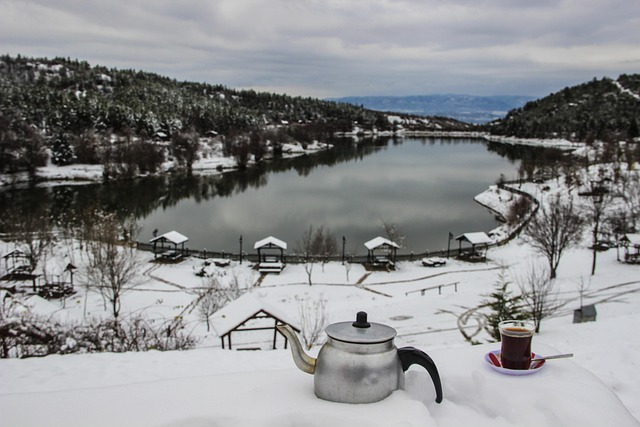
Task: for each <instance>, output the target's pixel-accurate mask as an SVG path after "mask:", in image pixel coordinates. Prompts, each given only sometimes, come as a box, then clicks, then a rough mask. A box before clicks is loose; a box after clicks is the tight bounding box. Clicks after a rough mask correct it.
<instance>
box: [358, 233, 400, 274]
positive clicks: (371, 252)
mask: <svg viewBox="0 0 640 427" xmlns="http://www.w3.org/2000/svg"><path fill="white" fill-rule="evenodd" d="M364 246H365V248H367V264H368V265H370V266H372V267H374V268H386V269H390V270H393V269H395V268H396V255H397V253H398V249H400V245H398V244H397V243H396V242H393V241H391V240H389V239H385V238H384V237H380V236H378V237H376V238H375V239H371V240H369V241H368V242H366V243H365V244H364Z"/></svg>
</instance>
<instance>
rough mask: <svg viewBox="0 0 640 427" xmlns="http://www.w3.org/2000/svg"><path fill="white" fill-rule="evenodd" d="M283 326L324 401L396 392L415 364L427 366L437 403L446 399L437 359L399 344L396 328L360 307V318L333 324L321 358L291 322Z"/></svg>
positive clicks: (360, 400) (359, 400)
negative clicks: (306, 349) (309, 352)
mask: <svg viewBox="0 0 640 427" xmlns="http://www.w3.org/2000/svg"><path fill="white" fill-rule="evenodd" d="M278 330H279V331H280V332H282V333H283V334H284V335H285V336H286V337H287V338H288V340H289V341H291V352H292V354H293V360H294V362H295V364H296V366H297V367H298V368H300V370H302V371H304V372H306V373H309V374H312V375H313V384H314V392H315V394H316V396H318V397H319V398H321V399H324V400H330V401H333V402H343V403H372V402H377V401H379V400H382V399H384V398H385V397H387V396H389V395H390V394H391V393H392V392H393V391H394V390H397V389H402V388H404V371H406V370H407V369H409V366H411V365H413V364H419V365H421V366H423V367H424V368H425V369H426V370H427V372H429V375H430V376H431V380H432V381H433V384H434V386H435V389H436V402H437V403H440V402H442V383H441V381H440V375H439V374H438V369H437V368H436V365H435V363H434V362H433V360H432V359H431V358H430V357H429V356H428V355H427V354H426V353H424V352H423V351H420V350H418V349H416V348H414V347H403V348H400V349H398V348H396V346H395V345H394V344H393V339H394V338H395V336H396V330H395V329H393V328H392V327H390V326H386V325H382V324H379V323H369V322H368V321H367V313H365V312H363V311H360V312H358V314H357V315H356V321H355V322H340V323H334V324H331V325H329V326H328V327H327V328H326V330H325V332H326V333H327V335H328V338H327V342H326V343H324V345H323V346H322V348H321V349H320V352H319V353H318V357H317V359H316V358H313V357H311V356H309V355H307V354H306V353H305V352H304V350H303V349H302V345H301V344H300V340H299V339H298V336H297V335H296V334H295V332H294V330H293V329H292V328H291V326H289V325H278Z"/></svg>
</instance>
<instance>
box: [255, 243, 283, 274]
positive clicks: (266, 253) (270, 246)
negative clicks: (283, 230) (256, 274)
mask: <svg viewBox="0 0 640 427" xmlns="http://www.w3.org/2000/svg"><path fill="white" fill-rule="evenodd" d="M253 249H256V250H257V251H258V270H259V271H260V273H280V272H281V271H282V269H283V268H284V251H286V250H287V243H286V242H283V241H282V240H280V239H276V238H275V237H273V236H269V237H267V238H265V239H262V240H259V241H257V242H256V243H255V244H254V245H253Z"/></svg>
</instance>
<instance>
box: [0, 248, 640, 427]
mask: <svg viewBox="0 0 640 427" xmlns="http://www.w3.org/2000/svg"><path fill="white" fill-rule="evenodd" d="M5 247H6V246H5ZM143 256H146V257H147V258H148V254H143ZM489 258H490V260H489V262H488V263H486V264H465V263H462V262H459V261H455V260H452V259H450V260H448V262H447V264H446V266H444V267H437V268H427V267H423V266H422V265H421V264H420V263H419V262H412V263H409V262H406V263H401V264H400V265H399V268H398V270H397V271H394V272H389V273H388V272H374V273H372V274H369V275H367V273H368V272H366V271H365V270H364V269H363V268H362V266H360V265H354V266H351V268H350V270H349V272H348V273H349V280H347V279H346V274H347V270H346V268H345V267H344V266H343V265H341V264H340V263H330V264H327V265H325V266H324V271H323V270H322V267H321V266H320V265H316V266H315V267H314V271H313V275H312V278H313V283H314V284H313V285H312V286H309V285H308V284H306V282H307V276H306V272H305V271H304V267H303V266H302V265H288V266H287V267H286V268H285V269H284V271H283V272H282V274H280V275H269V276H267V277H266V278H265V279H264V280H263V281H262V283H261V284H260V286H257V287H252V289H251V292H252V294H254V295H255V296H256V297H258V298H259V299H261V300H263V301H264V302H265V303H267V304H269V305H270V306H274V307H277V308H278V309H279V310H280V311H282V312H285V313H288V315H290V316H294V317H296V316H297V313H298V306H299V303H298V300H299V299H306V300H313V299H317V298H324V299H326V301H327V309H328V313H329V317H330V319H328V320H329V321H330V322H335V321H344V320H350V319H351V318H353V316H354V313H355V311H358V310H365V311H367V312H368V313H369V316H370V320H371V321H376V322H379V323H384V324H387V325H390V326H392V327H394V328H395V329H396V330H397V331H398V336H397V338H396V345H397V346H398V347H400V346H405V345H411V346H415V347H418V348H420V349H423V350H424V351H427V352H428V353H429V354H431V355H432V357H433V358H434V360H435V361H436V364H439V365H441V368H440V370H441V375H442V380H443V384H444V395H445V400H444V402H443V404H442V405H440V406H437V405H436V404H435V403H434V402H433V401H432V400H433V392H432V391H431V390H430V389H429V388H428V387H427V390H428V391H424V389H423V388H422V386H421V385H423V384H424V383H426V384H430V381H429V378H428V376H425V375H420V374H421V373H418V372H413V371H410V372H409V374H411V375H409V374H407V376H408V380H407V381H408V383H407V391H404V392H396V393H394V394H393V395H392V396H391V397H390V398H388V399H385V400H384V401H383V402H379V403H375V404H370V405H365V407H366V409H364V408H350V407H349V406H352V405H340V404H329V403H327V402H323V401H318V400H317V399H315V398H314V397H313V394H312V380H311V377H310V376H307V375H306V374H304V373H302V372H299V371H298V370H297V368H295V366H294V365H293V361H292V360H291V355H290V353H289V351H288V350H283V349H282V346H281V345H280V349H279V350H270V351H258V352H247V351H235V350H232V351H229V350H223V349H221V348H220V343H219V339H218V338H217V337H216V336H215V333H209V334H207V333H206V329H205V328H204V324H203V323H202V322H199V321H198V320H197V319H196V318H195V317H194V316H193V315H192V316H191V317H190V318H189V319H187V324H188V327H190V328H192V331H193V333H194V334H196V335H199V336H201V337H202V339H203V341H202V342H201V348H199V349H196V350H190V351H182V352H178V351H175V352H166V353H161V352H157V351H151V352H147V353H125V354H84V355H66V356H48V357H45V358H35V359H24V360H17V359H8V360H7V359H5V360H0V384H2V387H1V388H0V412H1V413H2V414H3V415H2V418H3V420H4V421H3V425H7V426H30V425H41V424H42V423H45V422H46V424H47V425H66V426H70V425H87V424H86V423H87V422H89V423H90V424H91V425H108V424H114V423H115V424H118V425H184V426H205V425H326V422H333V423H334V424H335V423H337V421H336V420H337V419H339V418H341V417H345V418H347V419H363V420H370V421H371V425H393V424H394V423H397V425H459V424H455V423H453V421H456V422H460V423H461V422H473V423H474V424H475V425H480V426H484V425H487V426H489V425H492V426H494V425H513V423H514V422H517V420H521V419H522V418H521V415H522V414H520V415H519V416H517V417H515V418H509V416H508V414H507V415H505V414H504V413H503V411H501V410H500V409H498V408H499V407H500V403H499V402H495V401H493V400H492V399H487V397H486V396H480V395H478V396H476V398H474V397H473V396H466V397H465V398H464V399H465V400H464V401H462V402H461V401H460V399H462V398H463V397H464V396H465V393H464V390H460V389H458V388H457V387H463V386H465V384H466V387H469V390H468V392H469V393H470V394H474V393H476V392H478V390H476V388H477V387H480V388H482V387H484V388H486V390H485V391H486V392H491V391H492V390H493V388H494V387H498V389H496V390H495V392H496V393H497V394H496V396H502V395H504V393H505V390H504V387H512V388H513V392H516V393H518V394H520V395H521V396H522V398H523V399H530V398H531V399H535V397H536V393H540V390H541V388H544V382H543V381H542V380H543V379H544V378H545V375H546V376H547V377H546V378H547V381H551V380H554V378H553V376H554V375H556V376H557V375H560V376H564V375H566V379H567V380H571V381H577V382H576V383H567V385H566V388H565V386H564V385H563V390H562V392H561V393H560V396H559V397H558V399H561V398H563V397H562V394H563V393H571V392H572V391H575V392H576V393H577V394H578V395H580V394H581V393H582V397H583V398H584V396H585V393H586V396H587V398H593V399H594V401H596V400H597V402H588V401H587V402H582V401H579V402H575V403H573V404H571V405H568V406H566V405H565V406H562V405H559V406H558V407H553V408H552V409H547V411H555V412H559V413H560V415H559V416H560V418H562V414H563V412H564V411H576V413H582V414H583V415H585V414H586V415H589V417H591V419H592V420H594V418H593V417H594V416H595V415H594V414H592V413H591V412H593V411H596V409H594V408H597V411H598V413H602V414H608V415H607V417H611V418H607V419H610V420H611V421H612V422H613V423H612V424H610V425H634V423H636V425H637V421H635V420H634V419H633V418H631V417H630V416H629V415H628V413H627V412H626V410H625V409H624V407H623V406H622V405H620V403H619V401H618V400H617V398H619V399H620V400H621V401H622V403H623V404H624V406H626V408H627V409H628V411H629V412H630V413H631V414H633V415H634V416H635V417H636V418H637V417H640V399H638V397H640V369H639V362H638V361H637V359H636V357H635V355H636V354H637V353H638V351H640V344H639V343H638V342H637V340H634V339H633V337H634V336H635V329H636V328H637V327H638V326H639V325H640V314H639V313H638V311H637V306H638V303H640V292H639V291H640V266H632V265H624V264H621V263H620V262H618V261H617V259H616V251H615V250H613V249H611V250H609V251H607V252H604V253H602V254H601V255H600V258H599V262H598V270H597V274H596V275H595V276H590V275H589V269H590V263H589V261H590V253H589V252H587V251H586V250H585V249H577V250H574V251H572V252H570V253H568V254H567V255H566V257H565V258H563V260H562V263H561V265H560V270H559V277H558V279H557V288H558V291H559V294H560V295H561V298H562V299H563V300H565V301H566V302H567V304H566V305H565V306H564V307H563V308H562V309H561V310H560V311H559V312H558V313H557V314H556V315H555V316H554V317H553V318H549V319H545V320H544V321H543V323H542V328H541V332H540V333H539V334H538V335H536V336H535V338H534V351H536V349H538V352H540V351H541V350H540V349H541V348H542V349H543V350H542V351H543V354H548V353H549V352H555V351H558V352H572V353H574V354H575V356H574V358H573V359H570V360H561V361H555V362H548V363H547V364H548V366H546V367H545V369H546V370H547V371H546V372H541V373H540V374H535V375H532V376H529V377H521V378H516V379H512V378H501V375H500V374H498V373H495V372H493V371H491V370H490V369H489V368H488V367H486V366H483V365H482V364H483V362H482V355H483V354H484V352H485V351H488V350H490V349H495V348H496V344H486V345H485V346H481V347H471V346H470V345H469V344H467V343H465V341H464V339H463V338H462V335H461V334H460V332H459V331H458V329H457V326H456V314H461V313H462V312H464V311H465V310H466V309H467V308H471V307H475V306H476V305H478V303H479V302H480V301H481V300H482V299H483V298H484V296H483V295H485V294H487V293H488V292H489V291H490V290H491V289H492V286H493V284H494V283H495V282H496V280H497V275H498V272H499V271H501V269H506V271H507V272H508V274H510V275H511V277H515V276H517V274H519V272H521V271H522V266H523V265H525V266H526V264H527V260H529V259H531V258H532V255H531V251H530V249H529V247H528V246H527V245H526V244H525V243H523V242H522V241H520V240H516V241H514V242H512V243H510V244H508V245H506V246H503V247H499V248H494V249H491V250H490V251H489ZM201 262H202V260H195V259H188V260H186V261H184V262H182V263H180V264H175V265H162V266H160V267H158V268H156V267H155V266H154V265H153V264H149V266H150V267H152V266H153V267H152V268H151V270H150V271H148V272H147V273H146V276H145V277H146V278H147V280H146V282H145V283H144V285H143V287H144V289H145V290H140V291H137V292H131V293H129V294H127V295H126V296H125V307H124V309H123V312H125V313H127V312H134V311H137V310H143V311H145V313H147V315H149V316H152V317H153V316H155V317H158V318H162V317H169V316H172V315H175V314H177V313H179V312H180V311H181V310H182V308H183V307H184V305H185V304H188V303H189V302H190V301H191V300H192V299H193V296H191V295H189V294H187V293H186V292H172V291H175V290H176V289H177V288H176V285H179V286H183V287H187V288H188V287H190V286H198V285H199V284H200V280H201V279H200V278H199V277H197V276H196V275H195V274H194V270H195V269H197V268H198V267H199V266H200V263H201ZM210 270H211V273H212V274H216V275H218V277H221V278H224V277H230V276H236V277H238V278H239V279H238V280H240V281H241V282H242V281H246V283H250V282H253V283H255V281H257V274H256V273H255V271H254V270H252V269H251V268H250V266H249V265H247V264H246V262H245V263H244V264H243V265H239V264H237V263H235V262H234V263H232V264H231V265H230V266H228V267H220V268H213V267H210ZM363 278H364V279H363ZM159 279H162V280H159ZM360 280H362V283H360V284H357V282H359V281H360ZM452 282H458V286H457V291H456V290H455V288H454V287H445V288H443V289H442V291H441V293H439V292H438V290H437V289H433V290H430V291H426V292H425V293H424V295H422V294H421V292H419V290H420V289H424V288H430V287H433V286H437V285H440V284H446V283H452ZM580 283H586V284H587V285H588V289H587V292H586V294H585V297H584V303H585V304H587V303H595V304H596V306H597V310H598V318H597V321H596V322H591V323H583V324H573V323H572V317H573V310H574V309H575V308H578V307H579V300H578V299H579V298H578V286H579V284H580ZM411 291H418V292H413V293H411ZM407 293H408V294H407ZM84 298H85V295H84V292H80V293H79V294H78V295H77V296H75V297H72V298H70V299H68V300H67V301H66V304H65V306H66V308H64V309H62V308H60V306H57V307H55V311H52V310H54V303H47V304H45V303H43V301H39V302H34V304H35V309H36V310H39V311H41V312H44V311H46V310H49V311H50V313H51V315H54V316H56V317H58V318H82V315H83V312H84V304H85V302H84ZM33 300H34V301H38V300H37V299H33ZM86 304H88V305H89V309H88V312H89V314H88V315H92V314H93V313H94V311H101V305H102V303H101V301H100V300H99V298H96V297H91V296H90V298H89V299H88V302H87V303H86ZM214 320H215V316H214ZM469 326H472V322H470V325H469ZM266 335H267V336H266V337H262V338H264V340H265V341H269V340H270V338H271V333H269V332H267V333H266ZM475 338H476V339H478V340H479V341H483V342H486V339H487V336H486V335H485V334H479V335H478V336H476V337H475ZM251 345H255V343H252V344H251ZM318 348H319V346H316V347H314V348H313V349H312V353H315V352H317V350H318ZM474 349H475V350H474ZM468 359H470V360H471V362H473V363H470V366H469V368H468V369H467V368H465V367H464V366H462V367H461V366H457V367H456V366H455V363H454V362H455V361H456V360H457V361H458V363H462V362H464V363H469V360H468ZM452 364H453V365H452ZM582 368H584V370H582ZM589 372H590V373H592V374H593V376H594V377H591V374H589ZM596 378H597V379H596ZM515 380H517V382H516V381H515ZM541 381H542V383H541ZM600 381H601V382H602V383H604V384H605V385H606V387H608V389H610V390H611V391H612V392H613V393H615V395H614V394H613V393H611V395H610V396H609V395H607V394H606V393H604V397H603V396H602V393H603V389H604V386H603V385H602V384H601V383H600ZM467 382H469V384H467ZM478 382H480V383H478ZM529 385H530V386H531V387H532V389H531V390H532V391H528V390H527V387H528V386H529ZM500 387H502V388H503V389H502V391H501V392H499V388H500ZM585 387H591V388H592V390H591V389H590V391H586V392H585ZM243 393H248V394H247V395H246V396H244V397H242V398H239V397H238V396H239V395H241V394H243ZM262 393H265V394H266V396H265V395H263V394H262ZM270 393H271V394H273V393H278V394H281V397H282V398H283V399H284V400H280V399H278V398H277V397H276V396H270V395H269V394H270ZM300 393H302V394H301V395H300ZM616 395H617V397H616ZM230 396H236V398H233V399H232V398H231V397H230ZM287 398H289V399H291V402H287V401H286V399H287ZM564 398H565V399H566V396H564ZM605 398H606V399H605ZM474 399H475V400H476V401H475V403H474ZM496 399H497V397H496ZM603 399H604V400H603ZM96 400H97V401H96ZM216 401H218V402H226V405H222V407H218V406H216V405H217V404H216ZM596 403H597V406H590V405H594V404H596ZM295 404H298V405H301V406H300V407H297V408H296V407H292V405H295ZM418 404H419V405H418ZM492 405H495V408H494V409H493V411H494V413H493V414H491V411H492V409H491V408H492ZM538 406H539V405H533V404H532V405H531V407H530V409H528V410H529V411H530V414H528V415H527V417H528V418H527V417H525V419H529V420H531V421H532V422H531V423H528V424H527V425H540V424H539V423H540V422H543V423H544V420H545V419H546V420H547V422H549V423H550V424H547V425H552V424H553V425H559V424H554V423H553V422H552V421H550V420H553V414H552V413H548V414H547V415H548V416H549V417H551V418H545V417H541V415H540V413H539V408H538ZM29 408H31V409H29ZM171 408H174V409H173V410H171ZM254 410H255V414H256V416H257V414H259V415H260V417H259V418H260V419H254V418H252V415H251V414H252V411H254ZM326 411H331V412H330V413H327V412H326ZM443 411H444V412H443ZM590 411H591V412H590ZM189 414H191V417H192V418H190V417H189ZM234 414H235V415H234ZM586 415H585V416H586ZM176 417H177V418H176ZM576 419H580V418H579V417H578V418H576ZM597 420H602V418H597ZM343 421H344V420H343ZM337 424H340V425H342V422H339V423H337ZM587 425H590V424H589V423H587ZM591 425H595V423H594V424H591Z"/></svg>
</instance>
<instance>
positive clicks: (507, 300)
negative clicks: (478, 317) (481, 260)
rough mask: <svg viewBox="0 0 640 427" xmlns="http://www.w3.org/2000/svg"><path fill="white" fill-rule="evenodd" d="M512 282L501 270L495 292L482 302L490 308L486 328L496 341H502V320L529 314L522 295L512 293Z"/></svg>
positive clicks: (517, 318)
mask: <svg viewBox="0 0 640 427" xmlns="http://www.w3.org/2000/svg"><path fill="white" fill-rule="evenodd" d="M510 284H511V282H509V281H508V280H507V278H506V276H505V272H504V271H502V272H500V274H499V275H498V280H497V281H496V283H495V286H494V290H493V292H492V293H490V294H488V295H485V296H486V297H487V298H489V299H488V300H484V301H483V302H482V304H483V306H484V307H487V308H488V309H489V313H488V314H487V315H486V320H487V322H486V324H485V330H486V331H487V333H489V335H491V338H493V339H494V340H495V341H500V330H499V329H498V324H499V323H500V322H502V321H503V320H511V319H514V320H524V319H526V318H527V314H526V313H525V312H524V311H523V309H522V306H521V304H520V302H521V299H522V297H521V296H520V295H516V296H514V295H513V294H512V292H511V291H510V290H509V289H508V288H509V285H510Z"/></svg>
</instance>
